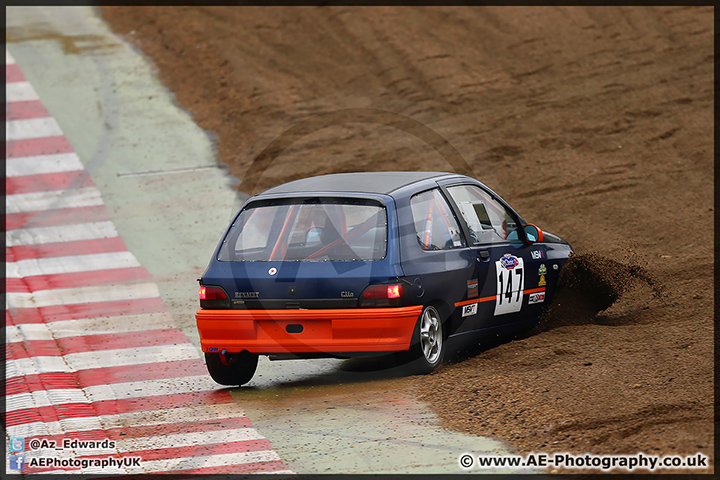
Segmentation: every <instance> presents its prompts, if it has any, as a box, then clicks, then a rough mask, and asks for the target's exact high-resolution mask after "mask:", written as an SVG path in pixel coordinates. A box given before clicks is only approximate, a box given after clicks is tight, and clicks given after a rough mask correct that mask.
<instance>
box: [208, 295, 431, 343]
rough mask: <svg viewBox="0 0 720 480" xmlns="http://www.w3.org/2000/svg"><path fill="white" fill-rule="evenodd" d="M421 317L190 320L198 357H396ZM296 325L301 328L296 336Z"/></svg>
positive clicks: (217, 315)
mask: <svg viewBox="0 0 720 480" xmlns="http://www.w3.org/2000/svg"><path fill="white" fill-rule="evenodd" d="M421 312H422V305H416V306H411V307H398V308H353V309H313V310H208V309H204V308H201V309H199V310H198V311H197V313H196V314H195V319H196V320H197V326H198V331H199V333H200V343H201V346H202V350H203V352H220V351H222V350H226V351H227V352H240V351H242V350H248V351H250V352H253V353H261V354H271V353H311V352H315V353H344V352H396V351H402V350H408V349H409V348H410V341H411V339H412V334H413V330H414V329H415V324H416V322H417V319H418V316H419V315H420V313H421ZM289 325H292V326H291V327H290V328H289V329H288V326H289ZM297 325H301V326H302V331H301V332H297V331H298V330H299V329H300V327H297ZM288 330H290V332H297V333H289V332H288Z"/></svg>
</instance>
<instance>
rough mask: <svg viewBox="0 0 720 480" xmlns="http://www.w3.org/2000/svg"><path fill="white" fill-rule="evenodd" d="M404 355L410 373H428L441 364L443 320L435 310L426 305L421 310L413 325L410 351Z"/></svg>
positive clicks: (443, 340) (443, 342)
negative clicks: (413, 330)
mask: <svg viewBox="0 0 720 480" xmlns="http://www.w3.org/2000/svg"><path fill="white" fill-rule="evenodd" d="M404 353H405V354H406V355H404V356H405V360H406V362H407V361H409V366H410V368H411V373H415V374H425V373H430V372H432V371H433V370H435V368H436V367H437V366H438V365H440V364H441V363H442V361H443V358H444V356H445V337H444V332H443V319H442V316H441V315H440V312H439V311H438V310H437V308H435V307H434V306H432V305H428V306H427V307H425V308H424V309H423V311H422V313H421V314H420V317H419V318H418V321H417V323H416V325H415V332H414V333H413V338H412V342H411V344H410V351H409V352H404Z"/></svg>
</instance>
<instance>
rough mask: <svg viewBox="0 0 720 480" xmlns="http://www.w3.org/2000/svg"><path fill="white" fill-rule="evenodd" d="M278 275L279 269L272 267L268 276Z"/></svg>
mask: <svg viewBox="0 0 720 480" xmlns="http://www.w3.org/2000/svg"><path fill="white" fill-rule="evenodd" d="M276 273H277V268H275V267H272V268H271V269H270V270H268V275H275V274H276Z"/></svg>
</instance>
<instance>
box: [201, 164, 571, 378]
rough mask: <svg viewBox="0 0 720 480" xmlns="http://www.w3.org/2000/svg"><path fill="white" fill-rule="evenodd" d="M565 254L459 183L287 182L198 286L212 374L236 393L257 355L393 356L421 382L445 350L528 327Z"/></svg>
mask: <svg viewBox="0 0 720 480" xmlns="http://www.w3.org/2000/svg"><path fill="white" fill-rule="evenodd" d="M572 253H573V250H572V247H571V246H570V245H569V244H568V242H566V241H565V240H563V239H562V238H560V237H557V236H555V235H552V234H549V233H547V232H542V231H541V230H540V229H539V228H538V227H537V226H535V225H531V224H527V223H526V222H525V221H524V220H523V219H522V217H520V215H518V214H517V213H516V212H515V211H514V210H513V209H512V208H511V207H510V206H509V205H508V204H507V203H506V202H505V201H503V200H502V199H501V198H500V197H499V196H498V195H497V194H495V193H494V192H493V191H492V190H490V189H489V188H488V187H486V186H485V185H483V184H482V183H480V182H479V181H477V180H475V179H473V178H470V177H467V176H464V175H458V174H451V173H438V172H381V173H377V172H374V173H343V174H333V175H324V176H319V177H312V178H307V179H303V180H296V181H293V182H289V183H286V184H284V185H280V186H277V187H274V188H271V189H269V190H266V191H264V192H262V193H260V194H258V195H255V196H253V197H250V198H249V199H248V200H247V201H246V202H245V203H244V205H243V206H242V208H241V209H240V211H239V213H238V214H237V216H236V217H235V219H234V221H233V222H232V223H231V224H230V226H229V227H228V228H227V230H226V232H225V234H224V236H223V238H222V241H221V242H220V244H219V245H218V247H217V249H216V250H215V253H214V255H213V257H212V260H211V261H210V264H209V265H208V268H207V270H206V271H205V273H204V274H203V276H202V278H201V279H200V309H199V310H198V311H197V314H196V319H197V326H198V330H199V333H200V340H201V345H202V350H203V351H204V352H205V358H206V362H207V367H208V371H209V372H210V375H211V376H212V378H213V379H214V380H215V381H217V382H218V383H220V384H223V385H242V384H245V383H247V382H248V381H250V379H251V378H252V376H253V375H254V373H255V370H256V368H257V362H258V355H271V356H275V357H277V358H283V357H294V358H298V357H299V358H318V357H340V358H345V357H353V356H361V355H384V354H386V353H391V352H399V355H401V356H405V357H407V358H406V359H407V360H408V361H409V363H410V364H412V365H414V371H416V372H418V373H427V372H430V371H432V370H433V369H434V368H435V367H436V366H438V365H439V364H440V363H441V362H442V361H443V357H444V356H445V354H446V350H447V345H448V342H449V341H455V340H458V341H461V343H466V342H477V340H478V339H479V338H480V337H481V336H483V335H488V334H495V333H498V331H499V330H511V331H512V330H519V329H522V328H526V327H528V326H531V325H532V324H533V322H535V321H537V319H538V317H539V315H540V313H541V312H542V310H543V308H544V306H545V305H547V304H548V302H549V301H550V299H551V297H552V295H553V292H554V289H555V286H556V284H557V279H558V275H559V270H560V268H561V267H562V266H563V265H564V264H565V263H566V262H567V260H568V258H569V256H570V255H571V254H572ZM453 343H454V342H453Z"/></svg>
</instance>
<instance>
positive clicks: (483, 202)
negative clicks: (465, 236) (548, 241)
mask: <svg viewBox="0 0 720 480" xmlns="http://www.w3.org/2000/svg"><path fill="white" fill-rule="evenodd" d="M448 192H449V193H450V196H451V197H452V198H453V200H454V201H455V203H456V204H457V206H458V208H459V209H460V213H461V214H462V216H463V219H464V220H465V223H467V226H468V228H469V229H470V236H471V237H472V242H473V245H482V244H488V243H506V242H520V239H519V232H518V225H517V223H516V221H515V219H514V218H513V216H512V215H510V212H509V211H508V210H507V209H506V208H505V207H504V206H503V205H502V204H500V203H499V202H497V201H495V200H493V199H492V197H491V196H490V195H489V194H488V193H487V192H486V191H484V190H482V189H481V188H479V187H476V186H474V185H459V186H455V187H449V188H448Z"/></svg>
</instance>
